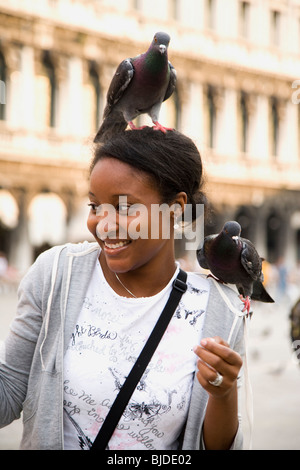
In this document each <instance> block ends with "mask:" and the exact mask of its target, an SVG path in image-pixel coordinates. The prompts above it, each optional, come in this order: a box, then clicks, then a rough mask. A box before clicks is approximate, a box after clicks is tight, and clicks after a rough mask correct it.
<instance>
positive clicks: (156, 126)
mask: <svg viewBox="0 0 300 470" xmlns="http://www.w3.org/2000/svg"><path fill="white" fill-rule="evenodd" d="M153 124H155V126H153V130H154V131H161V132H163V133H164V134H166V133H167V131H173V130H174V129H172V127H164V126H162V125H161V124H160V123H159V122H158V121H153Z"/></svg>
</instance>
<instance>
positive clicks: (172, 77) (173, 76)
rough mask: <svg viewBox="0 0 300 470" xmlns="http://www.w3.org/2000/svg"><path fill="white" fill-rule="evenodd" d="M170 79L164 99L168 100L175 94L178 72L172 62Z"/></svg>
mask: <svg viewBox="0 0 300 470" xmlns="http://www.w3.org/2000/svg"><path fill="white" fill-rule="evenodd" d="M169 68H170V80H169V85H168V88H167V90H166V93H165V96H164V99H163V101H166V100H167V99H168V98H170V96H171V95H172V94H173V92H174V90H175V86H176V80H177V74H176V70H175V69H174V67H173V65H172V64H171V62H169Z"/></svg>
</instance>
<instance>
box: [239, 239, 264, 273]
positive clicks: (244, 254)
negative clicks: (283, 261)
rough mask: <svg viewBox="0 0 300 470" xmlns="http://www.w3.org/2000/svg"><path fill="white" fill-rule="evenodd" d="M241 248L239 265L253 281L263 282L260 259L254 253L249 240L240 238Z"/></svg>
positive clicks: (255, 252) (254, 250) (254, 249)
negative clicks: (240, 264)
mask: <svg viewBox="0 0 300 470" xmlns="http://www.w3.org/2000/svg"><path fill="white" fill-rule="evenodd" d="M241 241H242V243H243V248H242V251H241V263H242V266H243V268H244V269H245V270H246V271H247V273H248V274H250V276H251V277H252V279H253V280H254V281H261V282H262V281H263V274H262V259H261V258H260V256H259V254H258V253H257V251H256V248H255V246H254V245H253V243H251V242H250V241H249V240H246V239H244V238H241Z"/></svg>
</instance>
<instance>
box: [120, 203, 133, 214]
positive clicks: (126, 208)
mask: <svg viewBox="0 0 300 470" xmlns="http://www.w3.org/2000/svg"><path fill="white" fill-rule="evenodd" d="M129 208H130V205H129V204H119V205H118V206H117V212H118V213H119V214H121V215H127V214H128V211H129Z"/></svg>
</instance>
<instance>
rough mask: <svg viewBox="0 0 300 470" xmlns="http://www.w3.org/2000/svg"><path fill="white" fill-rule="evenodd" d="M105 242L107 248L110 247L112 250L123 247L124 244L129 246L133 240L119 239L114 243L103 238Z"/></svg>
mask: <svg viewBox="0 0 300 470" xmlns="http://www.w3.org/2000/svg"><path fill="white" fill-rule="evenodd" d="M102 241H103V243H104V246H105V248H108V249H110V250H115V249H117V248H123V247H124V246H127V245H129V244H130V243H131V240H123V241H118V242H115V243H112V242H110V241H106V240H102Z"/></svg>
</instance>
